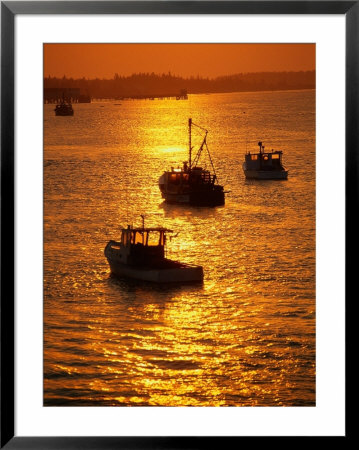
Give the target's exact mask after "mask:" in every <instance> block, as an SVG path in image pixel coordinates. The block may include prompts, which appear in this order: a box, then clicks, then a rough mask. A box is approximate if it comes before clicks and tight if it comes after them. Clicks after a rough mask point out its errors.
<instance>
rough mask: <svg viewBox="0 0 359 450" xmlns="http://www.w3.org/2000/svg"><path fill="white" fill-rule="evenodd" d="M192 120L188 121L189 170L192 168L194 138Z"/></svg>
mask: <svg viewBox="0 0 359 450" xmlns="http://www.w3.org/2000/svg"><path fill="white" fill-rule="evenodd" d="M191 128H192V119H191V118H190V119H188V130H189V143H188V145H189V161H188V163H189V168H190V169H191V167H192V136H191V131H192V129H191Z"/></svg>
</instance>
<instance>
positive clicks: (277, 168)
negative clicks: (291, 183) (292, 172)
mask: <svg viewBox="0 0 359 450" xmlns="http://www.w3.org/2000/svg"><path fill="white" fill-rule="evenodd" d="M258 146H259V152H258V153H251V152H250V151H249V152H247V153H246V154H245V162H244V163H243V171H244V174H245V176H246V178H252V179H257V180H286V179H287V178H288V170H286V169H285V168H284V167H283V164H282V156H283V152H282V151H281V150H272V151H270V152H266V151H264V149H265V147H264V145H263V143H262V142H258Z"/></svg>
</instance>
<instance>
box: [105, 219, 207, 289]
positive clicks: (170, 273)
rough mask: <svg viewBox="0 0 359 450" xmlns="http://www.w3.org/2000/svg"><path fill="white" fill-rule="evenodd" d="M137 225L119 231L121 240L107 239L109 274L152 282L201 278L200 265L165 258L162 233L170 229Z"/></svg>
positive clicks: (164, 240) (201, 270)
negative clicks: (137, 226) (139, 226)
mask: <svg viewBox="0 0 359 450" xmlns="http://www.w3.org/2000/svg"><path fill="white" fill-rule="evenodd" d="M141 217H142V219H143V223H142V227H141V228H133V227H131V226H130V225H128V227H127V228H122V230H121V240H120V241H119V242H117V241H113V240H111V241H109V242H108V244H107V245H106V248H105V256H106V258H107V261H108V263H109V265H110V268H111V272H112V274H114V275H116V276H118V277H121V278H134V279H137V280H143V281H152V282H156V283H182V282H200V281H203V268H202V267H201V266H195V265H190V264H184V263H181V262H178V261H173V260H170V259H167V258H166V256H165V254H166V251H165V246H166V235H167V233H173V231H172V230H169V229H167V228H163V227H157V228H145V226H144V216H141Z"/></svg>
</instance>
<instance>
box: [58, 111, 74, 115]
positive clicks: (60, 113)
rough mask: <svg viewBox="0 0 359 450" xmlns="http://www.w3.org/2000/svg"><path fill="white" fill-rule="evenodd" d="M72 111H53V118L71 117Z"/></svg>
mask: <svg viewBox="0 0 359 450" xmlns="http://www.w3.org/2000/svg"><path fill="white" fill-rule="evenodd" d="M73 115H74V112H73V111H55V116H73Z"/></svg>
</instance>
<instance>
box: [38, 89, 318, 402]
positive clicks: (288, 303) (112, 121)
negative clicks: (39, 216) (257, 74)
mask: <svg viewBox="0 0 359 450" xmlns="http://www.w3.org/2000/svg"><path fill="white" fill-rule="evenodd" d="M53 109H54V105H44V405H48V406H315V355H316V353H315V329H316V328H315V91H313V90H308V91H280V92H252V93H232V94H211V95H190V96H189V99H188V100H187V101H184V100H181V101H176V100H173V99H166V100H153V101H150V100H136V101H134V100H124V101H121V102H119V101H106V102H96V103H91V104H75V105H74V110H75V114H74V116H73V117H56V116H55V113H54V111H53ZM189 117H192V119H193V122H194V123H197V124H198V125H200V126H202V127H204V128H206V129H207V130H208V131H209V133H208V137H207V143H208V147H209V150H210V152H211V156H212V159H213V162H214V165H215V168H216V173H217V176H218V179H219V181H220V183H221V184H223V185H224V186H225V189H226V190H227V191H229V193H228V194H227V195H226V204H225V205H224V206H221V207H216V208H205V207H202V208H199V207H188V206H176V205H167V204H165V203H164V202H163V199H162V198H161V195H160V191H159V188H158V178H159V176H160V175H161V174H162V172H163V171H164V170H166V169H169V168H170V167H177V166H181V165H182V162H183V161H185V160H187V159H188V118H189ZM202 136H203V132H202V131H201V130H197V131H194V135H193V141H192V142H193V145H194V146H195V149H196V148H197V146H198V145H199V144H200V142H201V137H202ZM258 141H263V144H264V145H265V146H266V149H272V148H273V149H276V150H283V162H284V165H285V166H286V168H287V169H288V170H289V177H288V180H286V181H269V180H268V181H255V180H251V181H248V180H246V179H245V177H244V174H243V170H242V163H243V160H244V153H245V152H246V150H251V151H256V150H257V149H258V146H257V143H258ZM202 165H207V167H209V161H208V159H206V158H204V160H203V161H202ZM140 214H144V215H145V221H146V225H147V226H159V225H161V226H166V227H168V228H171V229H173V230H174V232H175V233H174V234H175V237H174V238H173V239H172V240H169V241H168V245H167V254H168V257H170V258H172V259H176V260H179V261H182V262H188V263H194V264H200V265H202V266H203V268H204V282H203V284H202V285H192V286H191V285H183V286H156V285H152V284H151V283H140V282H136V281H126V280H119V279H116V278H113V277H111V276H110V271H109V266H108V263H107V261H106V259H105V257H104V253H103V252H104V248H105V245H106V243H107V242H108V241H109V240H110V239H115V240H116V239H118V238H119V236H120V232H119V230H120V228H121V226H125V225H127V224H133V225H138V226H139V225H141V217H140Z"/></svg>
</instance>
